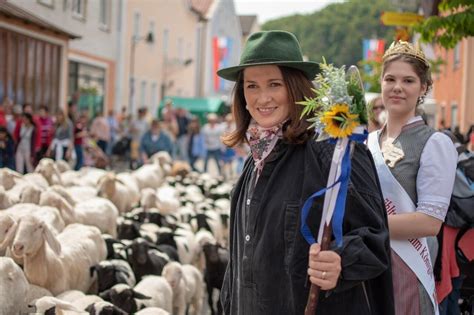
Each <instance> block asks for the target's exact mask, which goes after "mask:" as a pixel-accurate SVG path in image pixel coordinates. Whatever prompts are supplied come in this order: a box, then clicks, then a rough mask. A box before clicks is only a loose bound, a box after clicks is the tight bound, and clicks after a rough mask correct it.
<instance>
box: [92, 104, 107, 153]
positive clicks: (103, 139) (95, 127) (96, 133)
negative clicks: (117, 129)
mask: <svg viewBox="0 0 474 315" xmlns="http://www.w3.org/2000/svg"><path fill="white" fill-rule="evenodd" d="M90 133H91V136H92V137H93V138H94V139H95V140H96V142H97V145H98V146H99V148H100V149H101V150H102V151H104V153H106V152H107V146H108V144H109V142H110V127H109V124H108V123H107V119H106V118H105V117H104V115H103V114H102V112H100V111H99V112H98V113H97V116H96V117H95V118H94V120H93V121H92V126H91V129H90Z"/></svg>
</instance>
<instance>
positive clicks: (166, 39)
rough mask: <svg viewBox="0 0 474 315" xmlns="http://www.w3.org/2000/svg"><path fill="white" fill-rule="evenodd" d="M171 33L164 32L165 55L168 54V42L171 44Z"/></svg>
mask: <svg viewBox="0 0 474 315" xmlns="http://www.w3.org/2000/svg"><path fill="white" fill-rule="evenodd" d="M169 36H170V31H169V30H168V29H164V30H163V54H165V55H166V54H168V42H169Z"/></svg>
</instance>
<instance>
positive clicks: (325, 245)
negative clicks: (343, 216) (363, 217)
mask: <svg viewBox="0 0 474 315" xmlns="http://www.w3.org/2000/svg"><path fill="white" fill-rule="evenodd" d="M321 222H323V221H321ZM331 222H332V220H331V221H330V222H329V224H326V225H325V226H324V230H323V239H322V240H321V251H323V250H328V249H329V244H330V243H331V235H332V225H331ZM319 291H321V288H320V287H319V286H317V285H316V284H313V283H311V288H310V289H309V295H308V302H307V303H306V308H305V310H304V315H314V314H316V308H317V307H318V300H319Z"/></svg>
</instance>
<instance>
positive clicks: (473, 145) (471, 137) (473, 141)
mask: <svg viewBox="0 0 474 315" xmlns="http://www.w3.org/2000/svg"><path fill="white" fill-rule="evenodd" d="M466 141H468V143H467V145H466V146H467V148H468V149H469V150H470V151H474V125H471V127H470V128H469V131H468V132H467V133H466Z"/></svg>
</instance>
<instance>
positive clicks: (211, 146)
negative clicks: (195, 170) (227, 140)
mask: <svg viewBox="0 0 474 315" xmlns="http://www.w3.org/2000/svg"><path fill="white" fill-rule="evenodd" d="M223 132H224V128H223V126H222V125H220V124H218V122H217V115H216V114H214V113H210V114H208V115H207V124H206V125H204V127H203V128H202V134H203V135H204V141H205V143H206V148H207V153H206V159H205V161H204V172H207V165H208V162H209V159H211V158H212V159H214V161H215V162H216V165H217V170H218V172H219V174H221V165H220V160H221V148H222V143H221V136H222V134H223Z"/></svg>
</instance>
